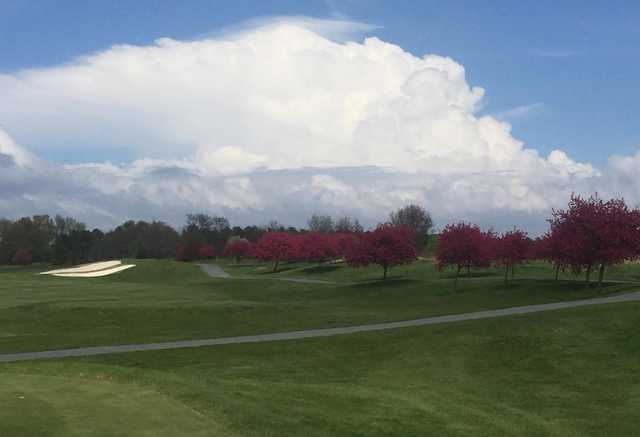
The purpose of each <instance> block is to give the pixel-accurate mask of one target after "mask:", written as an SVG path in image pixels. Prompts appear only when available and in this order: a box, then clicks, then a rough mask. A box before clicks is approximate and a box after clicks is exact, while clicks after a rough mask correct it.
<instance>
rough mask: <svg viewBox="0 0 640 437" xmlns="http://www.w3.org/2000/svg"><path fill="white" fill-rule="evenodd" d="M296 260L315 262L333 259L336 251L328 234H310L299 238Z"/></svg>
mask: <svg viewBox="0 0 640 437" xmlns="http://www.w3.org/2000/svg"><path fill="white" fill-rule="evenodd" d="M297 255H298V256H297V258H298V259H300V260H302V261H308V262H317V263H318V264H322V263H323V262H325V261H328V260H330V259H334V258H335V257H336V251H335V249H334V246H333V245H332V241H331V238H330V237H329V235H328V234H321V233H320V232H310V233H308V234H305V235H302V236H301V237H300V242H299V245H298V253H297Z"/></svg>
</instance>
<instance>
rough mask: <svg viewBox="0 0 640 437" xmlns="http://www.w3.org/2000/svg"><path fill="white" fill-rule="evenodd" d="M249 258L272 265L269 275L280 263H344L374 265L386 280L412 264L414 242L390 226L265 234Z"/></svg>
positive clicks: (405, 230)
mask: <svg viewBox="0 0 640 437" xmlns="http://www.w3.org/2000/svg"><path fill="white" fill-rule="evenodd" d="M250 256H252V257H254V258H257V259H259V260H262V261H268V262H271V263H273V268H272V271H273V272H277V271H278V269H279V266H280V263H281V262H283V261H304V262H314V263H318V264H322V263H325V262H328V261H333V260H344V261H345V262H346V263H347V264H348V265H349V266H352V267H364V266H368V265H378V266H380V267H382V269H383V278H384V279H386V278H387V273H388V270H389V269H390V268H391V267H393V266H396V265H399V264H407V263H410V262H413V261H415V259H416V240H415V234H414V233H413V231H411V230H409V229H408V228H403V227H394V226H390V225H383V226H380V227H378V228H377V229H375V230H373V231H367V232H359V233H333V234H325V233H319V232H310V233H306V234H291V233H286V232H269V233H267V234H265V235H264V236H263V237H262V238H261V239H260V240H258V242H256V244H255V245H253V247H252V249H251V251H250Z"/></svg>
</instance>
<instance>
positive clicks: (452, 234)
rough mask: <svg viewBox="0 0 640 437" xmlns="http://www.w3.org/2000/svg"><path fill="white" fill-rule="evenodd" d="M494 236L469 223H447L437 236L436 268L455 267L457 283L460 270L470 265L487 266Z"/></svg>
mask: <svg viewBox="0 0 640 437" xmlns="http://www.w3.org/2000/svg"><path fill="white" fill-rule="evenodd" d="M494 243H495V236H494V234H493V233H492V232H482V231H481V230H480V227H478V226H477V225H472V224H470V223H455V224H449V225H447V226H446V227H445V228H444V229H443V230H442V232H441V233H440V236H439V237H438V247H437V249H436V261H437V263H438V268H439V269H442V268H443V267H446V266H454V267H456V278H455V281H454V284H455V285H457V284H458V276H460V270H462V269H463V268H466V269H467V274H470V273H471V268H472V267H489V265H491V260H492V258H493V253H492V252H493V249H494V245H495V244H494Z"/></svg>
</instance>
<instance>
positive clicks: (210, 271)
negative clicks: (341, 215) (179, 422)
mask: <svg viewBox="0 0 640 437" xmlns="http://www.w3.org/2000/svg"><path fill="white" fill-rule="evenodd" d="M198 266H200V268H201V269H202V271H203V272H205V273H206V274H207V275H209V276H211V277H212V278H225V279H262V280H264V279H273V280H275V281H288V282H301V283H303V284H340V282H332V281H323V280H321V279H303V278H274V277H270V276H231V275H230V274H229V273H227V272H225V271H224V270H222V268H221V267H220V266H218V265H216V264H198Z"/></svg>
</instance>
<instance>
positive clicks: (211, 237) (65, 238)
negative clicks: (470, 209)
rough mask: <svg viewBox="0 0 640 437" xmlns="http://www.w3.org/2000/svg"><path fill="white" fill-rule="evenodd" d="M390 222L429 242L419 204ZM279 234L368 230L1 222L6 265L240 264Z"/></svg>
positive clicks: (341, 225) (41, 219)
mask: <svg viewBox="0 0 640 437" xmlns="http://www.w3.org/2000/svg"><path fill="white" fill-rule="evenodd" d="M387 224H391V225H397V226H407V227H410V228H411V229H413V231H414V232H415V233H416V235H418V239H419V238H425V239H426V236H427V235H428V234H429V233H430V231H431V227H432V222H431V217H430V215H429V214H428V213H427V212H426V211H425V210H424V209H423V208H421V207H418V206H416V205H409V206H407V207H404V208H401V209H400V210H398V211H395V212H394V213H392V214H391V215H390V218H389V221H388V222H387ZM273 232H278V233H286V234H290V235H298V234H304V233H309V232H310V233H316V234H358V233H362V232H364V229H363V227H362V225H361V224H360V222H359V221H358V219H357V218H353V217H348V216H343V217H338V218H333V217H331V216H327V215H313V216H312V217H311V218H310V219H309V221H308V229H302V228H296V227H292V226H285V225H282V224H280V223H278V222H276V221H271V222H269V223H268V224H267V225H266V226H255V225H251V226H245V227H240V226H232V225H231V224H230V223H229V220H228V219H227V218H225V217H218V216H213V215H209V214H205V213H193V214H187V216H186V222H185V225H184V226H183V227H182V228H181V229H180V230H176V229H175V228H173V227H172V226H170V225H169V224H167V223H164V222H162V221H150V222H148V221H142V220H141V221H134V220H129V221H126V222H124V223H122V224H121V225H119V226H117V227H116V228H114V229H112V230H110V231H108V232H103V231H102V230H99V229H93V230H89V229H88V228H87V226H86V225H85V224H84V223H81V222H80V221H78V220H76V219H74V218H72V217H63V216H60V215H56V216H54V217H51V216H49V215H34V216H32V217H22V218H19V219H17V220H8V219H1V218H0V264H30V263H32V262H46V263H55V264H79V263H83V262H92V261H99V260H105V259H120V258H139V259H143V258H177V259H180V260H185V261H188V260H193V259H198V258H210V257H213V256H215V255H220V254H225V255H229V256H233V257H236V259H238V260H240V259H242V258H243V257H246V256H248V247H249V246H248V244H254V243H256V242H258V241H259V240H260V239H261V238H262V237H263V236H264V235H266V234H267V233H273ZM232 241H235V242H236V243H235V244H234V245H233V248H232V246H230V245H229V244H228V243H230V242H232ZM424 241H426V240H424Z"/></svg>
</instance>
